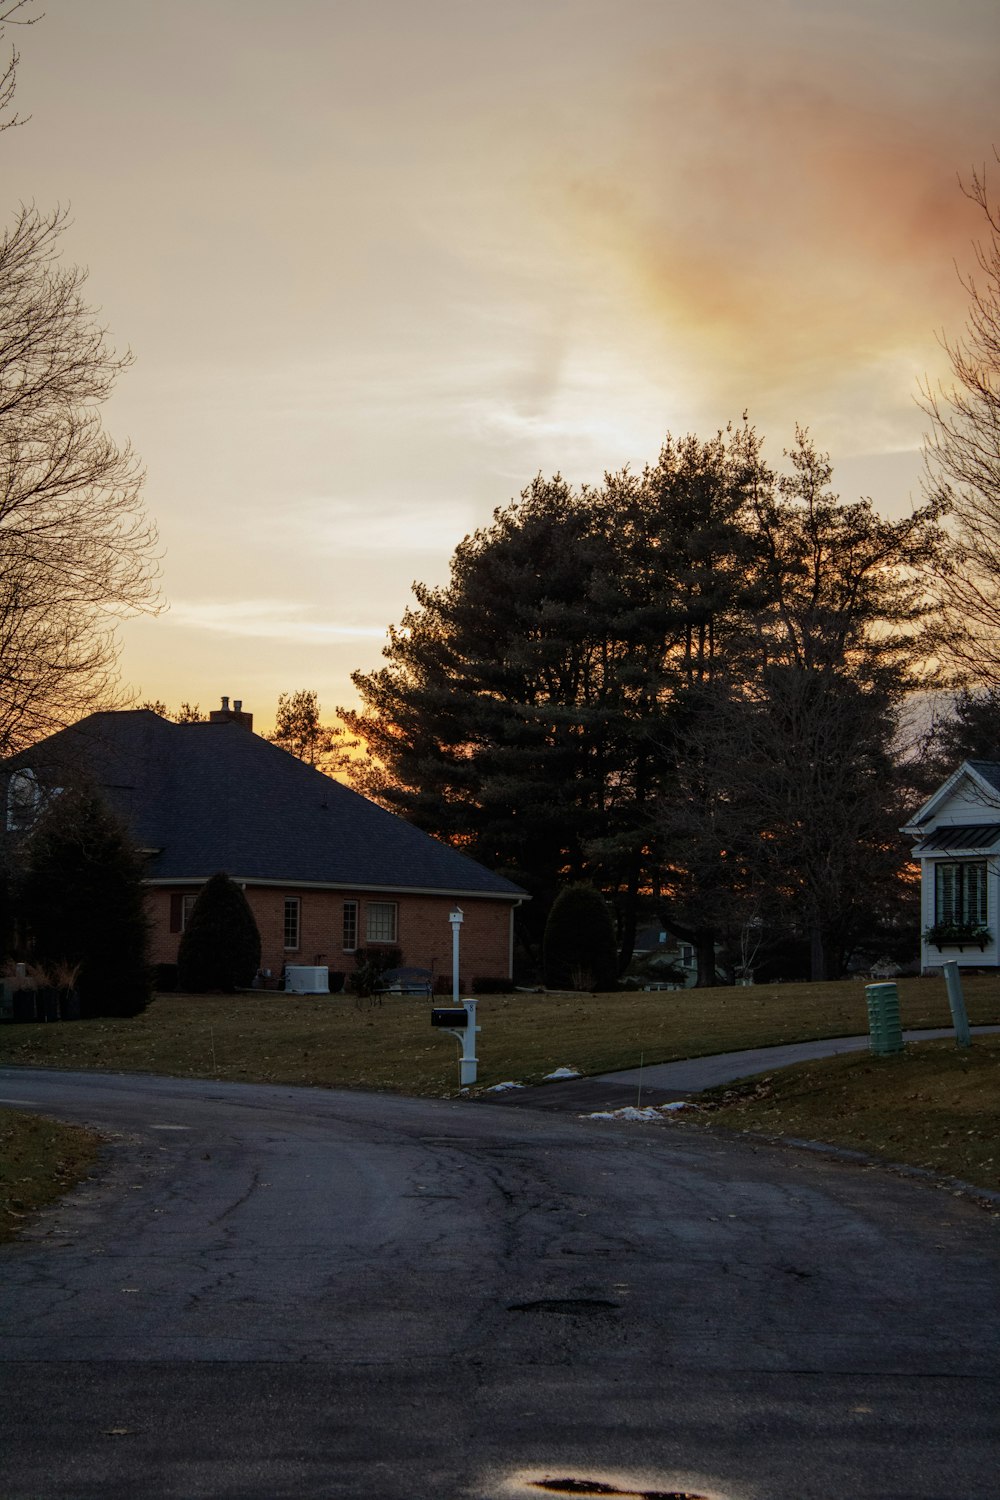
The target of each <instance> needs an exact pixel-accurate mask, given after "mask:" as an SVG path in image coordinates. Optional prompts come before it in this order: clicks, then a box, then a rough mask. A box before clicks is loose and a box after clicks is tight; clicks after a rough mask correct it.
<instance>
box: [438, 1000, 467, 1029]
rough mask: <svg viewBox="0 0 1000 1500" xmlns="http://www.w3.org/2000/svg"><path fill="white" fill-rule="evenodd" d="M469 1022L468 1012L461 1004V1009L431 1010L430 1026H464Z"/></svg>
mask: <svg viewBox="0 0 1000 1500" xmlns="http://www.w3.org/2000/svg"><path fill="white" fill-rule="evenodd" d="M468 1024H469V1012H468V1011H467V1010H466V1009H465V1006H464V1005H463V1006H462V1008H461V1010H432V1011H431V1025H432V1026H455V1027H463V1028H464V1027H466V1026H468Z"/></svg>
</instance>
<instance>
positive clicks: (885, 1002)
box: [865, 984, 903, 1057]
mask: <svg viewBox="0 0 1000 1500" xmlns="http://www.w3.org/2000/svg"><path fill="white" fill-rule="evenodd" d="M865 999H866V1000H867V1001H868V1036H869V1046H870V1048H871V1050H872V1052H873V1053H874V1054H875V1056H876V1057H890V1056H891V1055H892V1054H893V1053H894V1052H902V1050H903V1029H902V1027H901V1025H900V1022H899V991H898V990H897V988H896V986H895V985H894V984H866V985H865Z"/></svg>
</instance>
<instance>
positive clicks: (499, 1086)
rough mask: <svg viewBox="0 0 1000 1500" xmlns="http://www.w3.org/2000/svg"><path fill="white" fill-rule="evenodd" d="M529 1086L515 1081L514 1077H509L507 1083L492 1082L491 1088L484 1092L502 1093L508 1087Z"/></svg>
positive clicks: (523, 1087) (519, 1087)
mask: <svg viewBox="0 0 1000 1500" xmlns="http://www.w3.org/2000/svg"><path fill="white" fill-rule="evenodd" d="M527 1087H528V1085H527V1084H526V1083H515V1082H514V1081H513V1079H509V1080H508V1081H507V1082H506V1083H491V1084H490V1086H489V1088H488V1089H486V1090H484V1092H485V1093H487V1094H502V1093H504V1092H505V1091H506V1090H507V1089H526V1088H527Z"/></svg>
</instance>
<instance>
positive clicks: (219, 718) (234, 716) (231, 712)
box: [208, 698, 253, 731]
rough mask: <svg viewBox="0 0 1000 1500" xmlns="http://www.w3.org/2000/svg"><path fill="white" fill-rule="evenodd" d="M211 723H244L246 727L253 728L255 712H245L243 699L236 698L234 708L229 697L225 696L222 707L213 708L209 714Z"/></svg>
mask: <svg viewBox="0 0 1000 1500" xmlns="http://www.w3.org/2000/svg"><path fill="white" fill-rule="evenodd" d="M208 722H209V723H210V724H228V723H230V722H231V723H233V724H242V725H243V728H244V729H249V730H251V731H252V730H253V714H245V713H244V712H243V699H242V698H234V699H233V706H232V708H230V707H229V699H228V698H223V700H222V707H221V708H213V709H212V712H211V713H210V714H209V716H208Z"/></svg>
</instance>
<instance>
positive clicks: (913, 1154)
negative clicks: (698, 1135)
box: [701, 1036, 1000, 1192]
mask: <svg viewBox="0 0 1000 1500" xmlns="http://www.w3.org/2000/svg"><path fill="white" fill-rule="evenodd" d="M701 1102H704V1103H705V1104H706V1105H707V1106H708V1107H709V1109H710V1110H712V1113H711V1114H710V1115H709V1116H708V1121H709V1123H711V1124H712V1125H713V1126H723V1127H725V1128H727V1129H730V1130H754V1131H764V1132H766V1133H767V1134H769V1135H791V1136H799V1137H804V1138H805V1139H807V1140H818V1141H832V1142H834V1143H835V1144H836V1145H840V1146H851V1147H854V1148H856V1149H858V1150H861V1151H867V1152H870V1153H871V1154H872V1155H873V1156H881V1157H885V1158H887V1159H888V1160H890V1161H897V1162H907V1163H908V1164H909V1165H911V1166H915V1167H927V1168H929V1169H930V1170H931V1171H934V1172H940V1173H943V1174H944V1175H945V1176H950V1177H960V1178H962V1180H963V1181H965V1182H972V1183H975V1184H976V1185H977V1186H978V1187H984V1188H990V1189H992V1190H993V1191H994V1192H998V1191H1000V1036H980V1037H974V1038H973V1043H972V1046H971V1047H970V1048H963V1049H959V1048H957V1047H956V1046H955V1044H954V1043H953V1042H951V1041H940V1042H918V1043H916V1044H910V1045H908V1046H907V1048H906V1050H905V1051H904V1052H903V1053H902V1054H901V1055H900V1056H897V1057H882V1058H876V1057H872V1056H871V1055H870V1054H867V1053H861V1054H854V1055H851V1054H847V1055H845V1056H842V1057H830V1058H825V1059H823V1060H822V1061H819V1062H813V1063H803V1064H801V1065H799V1066H798V1067H794V1068H782V1069H781V1070H780V1071H779V1072H776V1073H774V1074H770V1075H764V1076H763V1077H761V1078H756V1079H747V1080H746V1081H744V1082H741V1083H737V1084H730V1085H728V1086H727V1087H726V1088H721V1089H713V1090H712V1091H711V1092H710V1093H706V1094H704V1095H702V1099H701Z"/></svg>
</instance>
